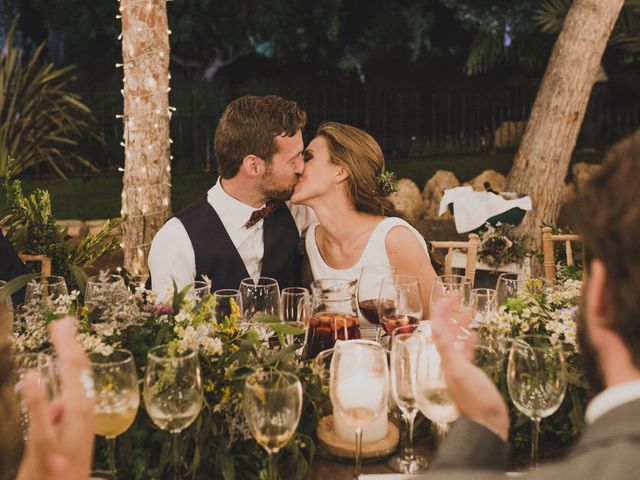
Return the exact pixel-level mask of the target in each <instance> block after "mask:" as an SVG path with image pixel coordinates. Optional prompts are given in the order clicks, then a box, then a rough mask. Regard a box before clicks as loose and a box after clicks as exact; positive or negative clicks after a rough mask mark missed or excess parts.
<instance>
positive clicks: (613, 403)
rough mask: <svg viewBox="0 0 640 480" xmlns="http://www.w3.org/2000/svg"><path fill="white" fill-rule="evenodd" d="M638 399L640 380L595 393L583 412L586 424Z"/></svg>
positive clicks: (639, 397)
mask: <svg viewBox="0 0 640 480" xmlns="http://www.w3.org/2000/svg"><path fill="white" fill-rule="evenodd" d="M638 399H640V380H635V381H632V382H625V383H620V384H618V385H614V386H613V387H609V388H607V389H605V390H603V391H602V392H600V393H599V394H598V395H596V396H595V397H594V398H593V400H591V403H589V406H588V407H587V411H586V412H585V418H586V420H587V423H588V424H592V423H593V422H595V421H596V420H597V419H598V418H600V417H601V416H602V415H604V414H605V413H607V412H609V411H610V410H613V409H614V408H616V407H619V406H620V405H622V404H624V403H628V402H631V401H633V400H638Z"/></svg>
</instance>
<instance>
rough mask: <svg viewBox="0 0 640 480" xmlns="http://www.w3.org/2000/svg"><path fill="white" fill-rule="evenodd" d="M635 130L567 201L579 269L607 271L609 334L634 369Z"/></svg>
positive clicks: (638, 154)
mask: <svg viewBox="0 0 640 480" xmlns="http://www.w3.org/2000/svg"><path fill="white" fill-rule="evenodd" d="M639 179H640V130H638V131H637V132H635V133H634V134H633V135H631V136H629V137H627V138H625V139H623V140H621V141H620V142H618V143H617V144H616V145H614V146H613V147H612V148H611V149H610V150H609V152H608V153H607V155H606V158H605V161H604V162H603V164H602V168H601V169H600V170H599V171H598V173H596V174H595V175H594V177H593V178H592V179H591V180H590V181H589V182H588V183H587V185H586V186H585V187H584V189H583V191H582V192H581V193H580V194H579V195H577V196H576V198H575V199H574V200H573V201H572V205H571V209H570V211H571V213H572V214H573V216H574V219H575V221H576V223H577V227H578V231H579V232H580V234H581V236H582V240H583V242H584V249H585V262H584V264H585V268H586V270H587V272H588V270H589V266H590V261H591V260H592V259H598V260H600V261H601V262H602V264H603V265H604V266H605V269H606V271H607V291H608V293H609V295H610V297H611V305H612V308H613V309H614V312H613V315H612V329H613V330H614V331H615V332H616V333H617V334H618V336H619V337H620V339H621V340H622V341H623V342H624V343H625V346H626V347H627V349H628V350H629V353H630V354H631V356H632V358H633V362H634V364H635V365H636V366H637V367H640V295H639V294H638V285H640V257H639V256H638V255H639V254H640V188H638V180H639Z"/></svg>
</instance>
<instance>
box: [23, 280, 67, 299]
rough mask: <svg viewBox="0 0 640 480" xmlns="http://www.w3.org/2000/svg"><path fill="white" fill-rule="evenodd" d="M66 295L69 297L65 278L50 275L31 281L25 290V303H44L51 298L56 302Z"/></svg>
mask: <svg viewBox="0 0 640 480" xmlns="http://www.w3.org/2000/svg"><path fill="white" fill-rule="evenodd" d="M66 295H69V292H68V291H67V283H66V282H65V280H64V277H60V276H58V275H50V276H47V277H36V278H33V279H31V280H29V282H28V283H27V286H26V288H25V293H24V301H25V303H30V302H34V301H35V302H43V301H45V300H46V299H49V298H50V299H51V300H55V299H57V298H58V297H62V296H66Z"/></svg>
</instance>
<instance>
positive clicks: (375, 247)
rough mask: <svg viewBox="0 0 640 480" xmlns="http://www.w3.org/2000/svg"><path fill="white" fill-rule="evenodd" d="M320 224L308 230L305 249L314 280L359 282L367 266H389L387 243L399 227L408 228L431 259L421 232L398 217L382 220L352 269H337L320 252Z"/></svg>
mask: <svg viewBox="0 0 640 480" xmlns="http://www.w3.org/2000/svg"><path fill="white" fill-rule="evenodd" d="M317 226H318V223H317V222H316V223H312V224H311V225H310V226H309V229H308V230H307V235H306V237H305V247H306V250H307V257H308V258H309V263H310V264H311V272H312V273H313V278H314V279H319V278H343V279H345V280H357V279H358V277H360V269H361V268H362V267H364V266H366V265H389V256H388V255H387V248H386V246H385V241H386V238H387V234H388V233H389V231H390V230H391V229H392V228H394V227H397V226H403V227H406V228H408V229H409V230H410V231H411V233H413V235H414V236H415V237H416V239H417V240H418V242H420V245H422V247H423V248H424V251H425V253H426V254H427V258H429V252H428V250H427V244H426V242H425V241H424V238H423V237H422V235H420V232H418V231H417V230H416V229H415V228H413V227H412V226H411V225H410V224H409V223H408V222H406V221H404V220H403V219H401V218H398V217H387V218H385V219H384V220H382V221H381V222H380V223H379V224H378V225H377V226H376V228H375V229H374V230H373V232H372V233H371V236H370V237H369V241H368V242H367V245H366V246H365V247H364V250H363V251H362V255H360V258H359V259H358V261H357V262H356V263H355V264H354V265H353V266H351V267H349V268H345V269H336V268H332V267H330V266H329V265H327V264H326V263H325V261H324V259H323V258H322V255H320V251H319V250H318V244H317V243H316V227H317Z"/></svg>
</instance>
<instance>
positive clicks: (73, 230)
mask: <svg viewBox="0 0 640 480" xmlns="http://www.w3.org/2000/svg"><path fill="white" fill-rule="evenodd" d="M56 223H57V224H58V225H60V226H61V227H62V228H66V229H67V235H69V236H70V237H71V238H76V237H79V236H80V233H81V232H82V221H81V220H56Z"/></svg>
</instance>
